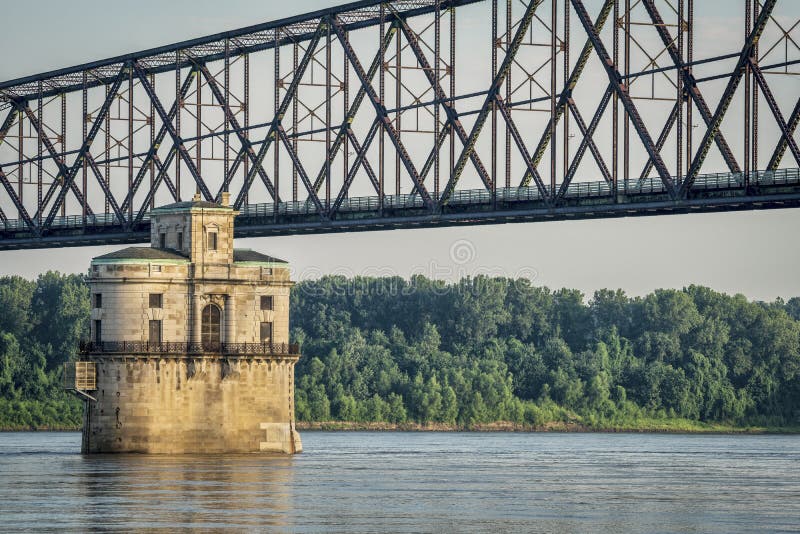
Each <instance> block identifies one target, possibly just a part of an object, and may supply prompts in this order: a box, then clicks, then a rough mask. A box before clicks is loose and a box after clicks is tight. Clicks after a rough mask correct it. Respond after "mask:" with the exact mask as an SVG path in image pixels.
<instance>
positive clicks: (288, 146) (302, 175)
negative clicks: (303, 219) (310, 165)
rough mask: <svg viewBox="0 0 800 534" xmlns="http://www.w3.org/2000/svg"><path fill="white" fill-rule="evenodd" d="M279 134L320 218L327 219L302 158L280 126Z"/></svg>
mask: <svg viewBox="0 0 800 534" xmlns="http://www.w3.org/2000/svg"><path fill="white" fill-rule="evenodd" d="M277 133H278V137H280V139H281V142H282V143H283V146H284V148H286V151H287V152H288V153H289V157H290V158H291V160H292V163H293V164H294V167H295V169H297V173H298V174H299V175H300V179H301V180H302V181H303V185H305V186H306V190H307V191H308V196H309V197H311V201H312V202H314V205H315V206H316V207H317V212H319V214H320V216H322V217H323V218H325V217H326V215H327V214H326V209H325V206H323V205H322V202H320V200H319V197H318V196H317V192H316V191H314V185H313V184H312V183H311V180H309V178H308V174H307V173H306V170H305V168H303V164H302V163H301V162H300V158H299V157H297V153H296V152H295V151H294V148H293V147H292V143H291V141H289V138H288V137H287V136H286V131H285V130H284V129H283V126H280V125H278V129H277Z"/></svg>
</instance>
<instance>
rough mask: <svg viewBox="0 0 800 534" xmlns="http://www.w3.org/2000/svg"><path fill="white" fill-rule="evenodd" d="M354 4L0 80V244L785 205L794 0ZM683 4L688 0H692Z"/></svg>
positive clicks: (793, 88)
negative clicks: (201, 226)
mask: <svg viewBox="0 0 800 534" xmlns="http://www.w3.org/2000/svg"><path fill="white" fill-rule="evenodd" d="M712 3H713V2H705V1H704V2H695V1H694V0H591V1H590V0H587V1H581V0H524V1H523V0H398V1H391V2H378V1H372V0H370V1H360V2H354V3H350V4H346V5H342V6H339V7H335V8H331V9H326V10H322V11H317V12H314V13H309V14H307V15H302V16H297V17H292V18H289V19H284V20H280V21H276V22H271V23H265V24H259V25H256V26H251V27H247V28H242V29H239V30H235V31H230V32H226V33H221V34H217V35H213V36H209V37H205V38H200V39H194V40H191V41H186V42H182V43H178V44H175V45H170V46H165V47H160V48H154V49H151V50H146V51H143V52H139V53H134V54H128V55H125V56H121V57H116V58H112V59H108V60H104V61H97V62H94V63H87V64H84V65H79V66H76V67H70V68H65V69H61V70H58V71H53V72H48V73H44V74H40V75H36V76H29V77H26V78H21V79H17V80H11V81H7V82H4V83H0V120H2V123H0V183H1V184H2V188H1V189H0V249H20V248H36V247H57V246H77V245H90V244H109V243H124V242H137V241H145V240H147V239H148V236H149V215H148V214H149V210H150V209H151V208H153V207H154V206H157V205H161V204H166V203H169V202H174V201H178V200H188V199H189V198H191V197H192V196H193V195H200V197H201V198H203V199H206V200H219V199H220V198H221V197H222V193H223V192H226V191H227V192H230V196H231V199H232V201H233V204H234V206H235V207H236V208H237V209H238V210H240V215H239V216H238V219H237V235H239V236H263V235H279V234H295V233H314V232H331V231H355V230H375V229H388V228H413V227H424V226H436V225H453V224H480V223H498V222H509V221H532V220H553V219H568V218H593V217H596V218H599V217H619V216H632V215H648V214H667V213H686V212H708V211H722V210H742V209H759V208H781V207H793V206H798V205H800V172H799V171H798V167H800V149H798V134H797V125H798V122H799V121H800V77H799V76H800V65H799V64H800V47H798V43H800V9H799V7H800V6H798V3H797V2H795V1H793V0H735V1H727V0H726V1H721V2H717V3H716V4H715V5H716V8H712V11H708V9H709V7H711V6H710V5H711V4H712ZM695 4H696V5H695Z"/></svg>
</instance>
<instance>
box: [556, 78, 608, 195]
mask: <svg viewBox="0 0 800 534" xmlns="http://www.w3.org/2000/svg"><path fill="white" fill-rule="evenodd" d="M612 93H613V89H612V88H611V87H609V88H608V89H606V92H605V94H604V95H603V98H602V99H600V105H598V106H597V110H596V111H595V112H594V116H593V117H592V121H591V122H590V123H589V127H588V128H586V127H585V125H584V126H583V127H582V128H581V130H585V133H584V134H583V139H582V140H581V144H580V146H578V150H577V152H575V156H574V157H573V158H572V163H571V164H570V166H569V170H568V172H567V175H566V176H565V177H564V181H563V182H561V187H560V188H559V190H558V195H557V197H556V200H560V199H562V198H564V195H566V194H567V189H568V188H569V184H571V183H572V180H573V178H575V174H576V173H577V171H578V166H579V165H580V163H581V160H582V159H583V155H584V154H585V153H586V148H587V146H589V144H590V143H592V144H593V141H592V135H594V132H595V130H597V126H598V125H599V124H600V118H601V117H602V116H603V113H604V112H605V110H606V108H607V107H608V102H609V101H610V100H611V95H612ZM582 120H583V119H581V122H582ZM601 172H602V169H601ZM605 172H606V173H608V169H607V168H606V169H605ZM609 177H610V175H609ZM606 182H608V183H612V181H609V179H608V178H606Z"/></svg>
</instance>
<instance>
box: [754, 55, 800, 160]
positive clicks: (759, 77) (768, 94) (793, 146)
mask: <svg viewBox="0 0 800 534" xmlns="http://www.w3.org/2000/svg"><path fill="white" fill-rule="evenodd" d="M750 69H751V70H752V71H753V76H754V77H755V79H756V82H757V83H758V85H759V87H761V92H762V93H763V94H764V99H765V100H766V101H767V105H768V106H769V109H770V110H771V111H772V114H773V115H774V116H775V121H776V122H777V123H778V128H780V130H781V136H782V137H781V141H785V142H786V144H787V145H788V147H789V150H790V151H791V152H792V155H793V156H794V160H795V161H796V162H797V165H798V166H800V149H798V147H797V141H795V140H794V135H793V132H792V131H791V130H789V127H788V126H787V125H786V121H785V120H784V119H783V113H781V108H780V106H778V102H777V101H776V100H775V95H773V94H772V90H771V89H770V88H769V84H767V80H765V79H764V73H763V72H761V68H760V67H759V66H758V64H757V63H756V62H755V61H753V58H750Z"/></svg>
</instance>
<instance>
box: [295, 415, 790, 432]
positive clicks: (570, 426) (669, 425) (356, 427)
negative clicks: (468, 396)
mask: <svg viewBox="0 0 800 534" xmlns="http://www.w3.org/2000/svg"><path fill="white" fill-rule="evenodd" d="M296 427H297V429H298V430H300V431H303V430H323V431H369V432H397V431H401V432H624V433H675V434H800V426H794V427H773V426H735V425H726V424H722V423H703V422H699V421H686V420H682V419H679V420H642V421H637V422H635V423H633V424H596V425H587V424H584V423H580V422H576V421H572V422H565V421H554V422H550V423H545V424H543V425H525V424H518V423H512V422H510V421H497V422H494V423H481V424H474V425H451V424H445V423H385V422H353V421H315V422H308V421H300V422H297V423H296Z"/></svg>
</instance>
